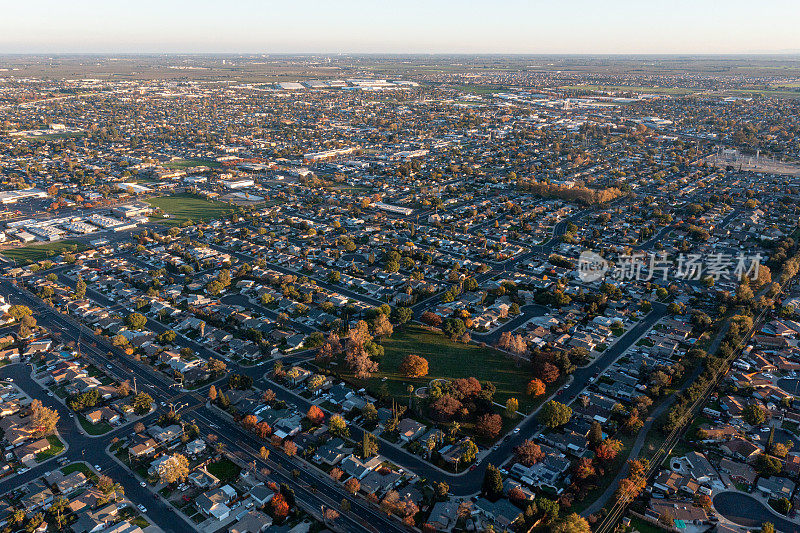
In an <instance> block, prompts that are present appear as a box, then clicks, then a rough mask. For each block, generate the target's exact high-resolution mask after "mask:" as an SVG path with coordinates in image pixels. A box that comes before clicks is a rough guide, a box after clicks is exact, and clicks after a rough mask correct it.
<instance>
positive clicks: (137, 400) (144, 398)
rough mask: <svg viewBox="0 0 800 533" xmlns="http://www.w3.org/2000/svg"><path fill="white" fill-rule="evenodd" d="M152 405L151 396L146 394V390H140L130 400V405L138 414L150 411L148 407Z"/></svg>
mask: <svg viewBox="0 0 800 533" xmlns="http://www.w3.org/2000/svg"><path fill="white" fill-rule="evenodd" d="M152 405H153V397H152V396H150V395H149V394H147V393H146V392H140V393H139V394H137V395H136V396H134V397H133V401H132V402H131V406H133V410H134V412H135V413H136V414H138V415H143V414H145V413H147V412H148V411H150V407H151V406H152Z"/></svg>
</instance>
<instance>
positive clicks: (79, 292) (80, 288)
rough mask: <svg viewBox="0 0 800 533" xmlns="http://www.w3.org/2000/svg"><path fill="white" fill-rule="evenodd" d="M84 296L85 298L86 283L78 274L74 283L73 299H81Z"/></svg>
mask: <svg viewBox="0 0 800 533" xmlns="http://www.w3.org/2000/svg"><path fill="white" fill-rule="evenodd" d="M84 296H86V283H85V282H84V281H83V278H82V277H81V276H80V274H78V281H77V282H75V298H78V299H82V298H83V297H84Z"/></svg>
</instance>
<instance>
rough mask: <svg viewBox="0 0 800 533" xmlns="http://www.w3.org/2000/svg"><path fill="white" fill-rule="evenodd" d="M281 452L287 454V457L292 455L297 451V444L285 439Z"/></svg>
mask: <svg viewBox="0 0 800 533" xmlns="http://www.w3.org/2000/svg"><path fill="white" fill-rule="evenodd" d="M283 453H285V454H286V455H288V456H289V457H294V455H295V454H296V453H297V444H295V443H294V442H292V441H290V440H287V441H284V442H283Z"/></svg>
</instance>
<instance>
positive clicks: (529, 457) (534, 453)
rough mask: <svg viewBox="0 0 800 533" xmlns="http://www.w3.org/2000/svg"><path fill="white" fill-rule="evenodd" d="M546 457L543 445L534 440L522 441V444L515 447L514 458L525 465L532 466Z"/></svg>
mask: <svg viewBox="0 0 800 533" xmlns="http://www.w3.org/2000/svg"><path fill="white" fill-rule="evenodd" d="M542 459H544V452H542V448H541V446H539V445H538V444H536V443H535V442H533V441H532V440H525V441H522V444H520V445H519V446H516V447H515V448H514V460H515V461H516V462H518V463H522V464H523V465H525V466H532V465H535V464H536V463H538V462H539V461H541V460H542Z"/></svg>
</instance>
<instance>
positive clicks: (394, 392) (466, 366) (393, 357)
mask: <svg viewBox="0 0 800 533" xmlns="http://www.w3.org/2000/svg"><path fill="white" fill-rule="evenodd" d="M382 344H383V346H384V349H385V352H386V353H385V355H384V357H383V358H382V359H381V361H380V367H379V371H378V372H377V373H376V374H374V375H373V377H372V378H370V379H368V380H366V386H367V388H368V389H369V390H370V391H371V392H372V393H373V394H377V391H378V390H379V389H380V388H381V386H382V385H383V384H385V385H386V387H387V388H388V390H389V394H390V395H391V396H392V397H394V398H396V399H397V400H398V401H400V402H403V403H405V402H407V401H408V390H407V388H408V385H409V384H412V385H414V387H420V386H424V385H427V384H428V383H429V382H430V381H431V380H432V379H437V378H443V379H456V378H469V377H475V378H477V379H478V380H480V381H484V380H486V381H491V382H492V383H494V385H495V386H496V387H497V393H496V394H495V401H496V402H498V403H501V404H504V403H505V401H506V400H507V399H508V398H510V397H515V398H517V399H518V400H519V401H520V410H521V411H528V410H530V408H531V407H532V406H533V405H534V403H538V402H535V401H534V400H533V399H531V398H529V397H528V396H527V395H526V394H525V389H526V387H527V384H528V381H530V379H531V376H530V373H529V372H528V371H527V369H526V368H525V367H524V366H521V367H517V366H516V364H515V363H514V362H513V361H512V360H511V359H509V358H508V357H507V356H506V355H505V354H503V353H501V352H499V351H497V350H495V349H494V348H490V347H486V348H481V347H480V346H478V345H475V344H462V343H457V342H453V341H451V340H450V339H448V338H447V337H445V336H444V335H442V334H439V333H434V332H431V331H427V330H425V329H424V328H422V327H420V326H410V325H409V326H405V327H403V328H402V329H397V330H395V333H394V335H392V337H391V338H389V339H386V340H384V341H382ZM410 353H413V354H416V355H419V356H421V357H424V358H425V359H427V360H428V375H427V376H425V377H424V378H409V377H406V376H404V375H402V374H400V373H399V372H398V368H399V366H400V363H401V362H402V360H403V358H404V357H405V356H406V355H407V354H410ZM383 378H386V381H383ZM350 379H351V380H352V381H358V380H355V379H354V378H352V376H351V377H350ZM362 384H363V383H362Z"/></svg>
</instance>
